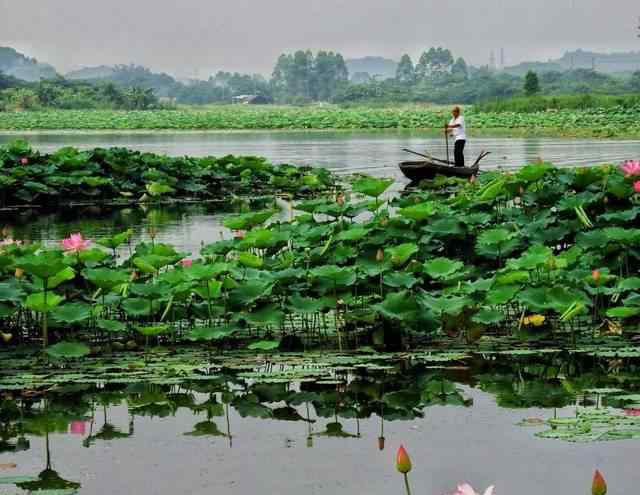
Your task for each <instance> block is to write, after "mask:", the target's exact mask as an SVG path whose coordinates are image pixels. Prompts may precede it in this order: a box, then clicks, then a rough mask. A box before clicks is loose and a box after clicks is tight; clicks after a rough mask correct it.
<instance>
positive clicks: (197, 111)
mask: <svg viewBox="0 0 640 495" xmlns="http://www.w3.org/2000/svg"><path fill="white" fill-rule="evenodd" d="M466 115H467V121H468V125H469V127H470V129H475V130H485V129H486V130H489V129H497V130H502V131H503V132H505V131H506V133H507V134H514V135H522V134H527V135H531V134H534V135H562V136H581V137H590V136H594V137H640V120H639V119H638V118H637V116H638V108H637V107H633V108H626V107H624V106H612V107H609V108H600V107H598V108H588V109H583V110H569V109H565V110H558V111H536V112H513V111H492V112H483V111H479V110H476V109H473V108H469V109H467V113H466ZM447 118H448V109H447V108H443V107H432V106H396V107H389V108H365V107H361V108H348V109H345V108H340V107H336V106H315V107H279V106H265V107H249V106H219V107H206V108H195V107H185V108H180V109H178V110H163V111H134V112H127V111H111V110H89V111H83V110H68V111H61V110H58V111H45V112H19V113H0V129H4V130H21V131H25V130H65V129H76V130H142V129H145V130H261V129H264V130H267V129H268V130H298V129H302V130H304V129H437V128H440V127H441V126H442V125H443V123H444V121H445V119H447Z"/></svg>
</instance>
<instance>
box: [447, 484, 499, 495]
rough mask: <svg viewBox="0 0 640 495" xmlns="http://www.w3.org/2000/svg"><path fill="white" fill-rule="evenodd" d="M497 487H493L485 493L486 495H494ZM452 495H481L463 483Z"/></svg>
mask: <svg viewBox="0 0 640 495" xmlns="http://www.w3.org/2000/svg"><path fill="white" fill-rule="evenodd" d="M494 489H495V487H494V486H493V485H491V486H490V487H488V488H487V489H486V490H485V491H484V495H493V493H494ZM452 495H480V494H479V493H478V492H476V491H475V490H474V489H473V487H472V486H471V485H469V484H468V483H462V484H461V485H458V487H457V488H456V491H455V492H454V493H453V494H452Z"/></svg>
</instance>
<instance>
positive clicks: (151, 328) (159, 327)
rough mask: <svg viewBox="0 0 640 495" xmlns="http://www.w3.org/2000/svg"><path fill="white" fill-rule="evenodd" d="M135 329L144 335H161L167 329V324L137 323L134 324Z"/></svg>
mask: <svg viewBox="0 0 640 495" xmlns="http://www.w3.org/2000/svg"><path fill="white" fill-rule="evenodd" d="M136 330H137V331H138V332H140V333H141V334H142V335H144V336H145V337H155V336H156V335H162V334H163V333H167V332H168V331H169V325H164V324H156V325H139V326H136Z"/></svg>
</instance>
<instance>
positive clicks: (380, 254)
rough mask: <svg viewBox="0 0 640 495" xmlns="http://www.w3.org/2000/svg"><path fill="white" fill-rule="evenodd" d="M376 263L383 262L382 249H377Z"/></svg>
mask: <svg viewBox="0 0 640 495" xmlns="http://www.w3.org/2000/svg"><path fill="white" fill-rule="evenodd" d="M376 261H377V262H378V263H382V262H383V261H384V251H383V249H382V248H379V249H378V252H377V253H376Z"/></svg>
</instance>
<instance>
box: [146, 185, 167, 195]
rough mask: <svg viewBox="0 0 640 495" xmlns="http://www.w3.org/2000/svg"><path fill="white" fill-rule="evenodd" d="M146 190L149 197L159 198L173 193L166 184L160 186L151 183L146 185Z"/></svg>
mask: <svg viewBox="0 0 640 495" xmlns="http://www.w3.org/2000/svg"><path fill="white" fill-rule="evenodd" d="M146 189H147V192H148V193H149V194H150V195H151V196H161V195H163V194H167V193H170V192H173V191H174V189H173V188H172V187H171V186H168V185H167V184H161V183H159V182H152V183H151V184H147V185H146Z"/></svg>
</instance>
